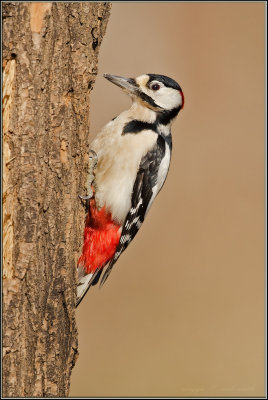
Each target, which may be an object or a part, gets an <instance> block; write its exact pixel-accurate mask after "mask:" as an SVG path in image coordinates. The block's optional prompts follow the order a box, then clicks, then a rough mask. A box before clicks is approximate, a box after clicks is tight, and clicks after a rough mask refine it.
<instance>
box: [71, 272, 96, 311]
mask: <svg viewBox="0 0 268 400" xmlns="http://www.w3.org/2000/svg"><path fill="white" fill-rule="evenodd" d="M77 271H78V285H77V297H76V305H75V306H76V307H78V305H79V304H80V302H81V301H82V300H83V297H84V296H85V295H86V293H87V291H88V289H89V288H90V286H91V285H95V284H96V283H97V282H96V279H97V281H98V280H99V277H100V274H101V270H100V269H99V268H98V269H96V271H95V272H93V273H91V274H86V273H85V269H84V267H82V266H79V267H78V268H77Z"/></svg>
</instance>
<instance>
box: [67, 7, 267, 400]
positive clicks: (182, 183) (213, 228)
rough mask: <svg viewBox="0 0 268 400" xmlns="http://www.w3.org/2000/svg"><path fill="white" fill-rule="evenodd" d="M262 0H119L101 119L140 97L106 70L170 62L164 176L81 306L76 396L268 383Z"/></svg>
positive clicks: (244, 389)
mask: <svg viewBox="0 0 268 400" xmlns="http://www.w3.org/2000/svg"><path fill="white" fill-rule="evenodd" d="M264 13H265V5H264V3H256V2H255V3H153V2H152V3H113V7H112V12H111V17H110V21H109V23H108V29H107V33H106V36H105V38H104V41H103V44H102V46H101V51H100V62H99V75H98V78H97V81H96V85H95V88H94V90H93V94H92V103H91V104H92V106H91V119H92V125H91V133H92V134H95V133H97V132H98V131H99V130H100V129H101V128H102V126H103V125H104V124H105V123H106V122H108V121H109V120H110V119H111V118H113V117H114V116H116V115H118V114H119V113H120V112H121V111H123V110H124V109H126V108H128V107H129V106H130V100H129V99H128V97H127V96H126V95H125V94H123V92H121V91H120V89H119V88H118V87H116V86H113V85H112V84H111V83H109V82H108V81H106V80H105V79H104V78H102V74H103V73H105V72H106V73H111V74H117V75H123V76H130V77H132V76H138V75H140V74H143V73H160V74H164V75H168V76H170V77H172V78H174V79H175V80H177V81H178V83H179V84H180V85H181V87H182V89H183V91H184V94H185V107H184V109H183V110H182V111H181V112H180V114H179V116H178V118H177V120H176V122H175V124H174V126H173V131H172V133H173V146H174V147H173V156H172V163H171V169H170V173H169V176H168V179H167V181H166V184H165V186H164V188H163V190H162V191H161V193H160V194H159V196H158V198H157V199H156V201H155V203H154V205H153V207H152V208H151V210H150V213H149V215H148V217H147V219H146V221H145V223H144V225H143V226H142V228H141V230H140V232H139V234H138V235H137V236H136V238H135V240H134V241H133V242H132V244H131V245H130V247H129V248H128V249H127V250H126V251H125V253H124V254H123V255H122V256H121V257H120V260H119V261H118V262H117V264H116V266H115V268H114V270H113V272H112V274H111V276H110V278H109V280H108V281H107V283H106V284H105V285H104V287H103V288H102V289H101V290H99V288H98V287H96V288H93V289H91V290H90V291H89V292H88V294H87V296H86V298H85V300H84V301H83V302H82V303H81V305H80V306H79V308H78V311H77V322H78V328H79V351H80V356H79V359H78V362H77V364H76V366H75V368H74V370H73V375H72V385H71V391H70V395H71V396H88V397H90V396H193V397H195V396H224V397H225V396H226V397H228V396H263V395H264V96H265V93H264V15H265V14H264Z"/></svg>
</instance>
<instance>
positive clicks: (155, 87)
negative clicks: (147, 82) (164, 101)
mask: <svg viewBox="0 0 268 400" xmlns="http://www.w3.org/2000/svg"><path fill="white" fill-rule="evenodd" d="M150 89H152V90H155V91H156V90H159V89H160V85H159V84H158V83H153V84H152V85H151V86H150Z"/></svg>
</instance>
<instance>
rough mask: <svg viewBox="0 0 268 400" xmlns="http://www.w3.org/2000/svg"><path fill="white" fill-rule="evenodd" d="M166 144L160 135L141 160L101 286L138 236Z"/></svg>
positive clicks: (155, 183)
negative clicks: (124, 216) (118, 236)
mask: <svg viewBox="0 0 268 400" xmlns="http://www.w3.org/2000/svg"><path fill="white" fill-rule="evenodd" d="M165 146H166V142H165V139H164V138H162V137H161V136H158V139H157V142H156V144H155V146H154V147H153V149H152V150H151V151H150V152H148V153H147V154H146V155H145V156H144V157H143V158H142V160H141V162H140V165H139V170H138V174H137V177H136V180H135V183H134V186H133V190H132V198H131V208H130V210H129V212H128V214H127V216H126V219H125V222H124V224H123V229H122V234H121V237H120V241H119V243H118V245H117V248H116V252H115V254H114V257H113V258H112V259H111V261H110V262H109V264H108V267H107V268H106V270H105V272H104V274H103V276H102V279H101V283H100V285H101V286H102V285H103V284H104V282H105V281H106V279H107V278H108V276H109V275H110V272H111V270H112V268H113V266H114V264H115V263H116V261H117V260H118V258H119V257H120V255H121V254H122V253H123V251H124V250H125V249H126V248H127V246H128V245H129V243H130V242H131V241H132V239H133V238H134V237H135V236H136V234H137V232H138V230H139V229H140V227H141V225H142V223H143V221H144V218H145V215H146V212H147V209H148V205H149V203H150V200H151V198H152V196H153V194H154V188H155V186H156V185H157V177H158V170H159V166H160V163H161V161H162V159H163V157H164V155H165Z"/></svg>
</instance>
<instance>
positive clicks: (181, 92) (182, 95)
mask: <svg viewBox="0 0 268 400" xmlns="http://www.w3.org/2000/svg"><path fill="white" fill-rule="evenodd" d="M180 94H181V108H182V109H183V106H184V94H183V91H182V90H180Z"/></svg>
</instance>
